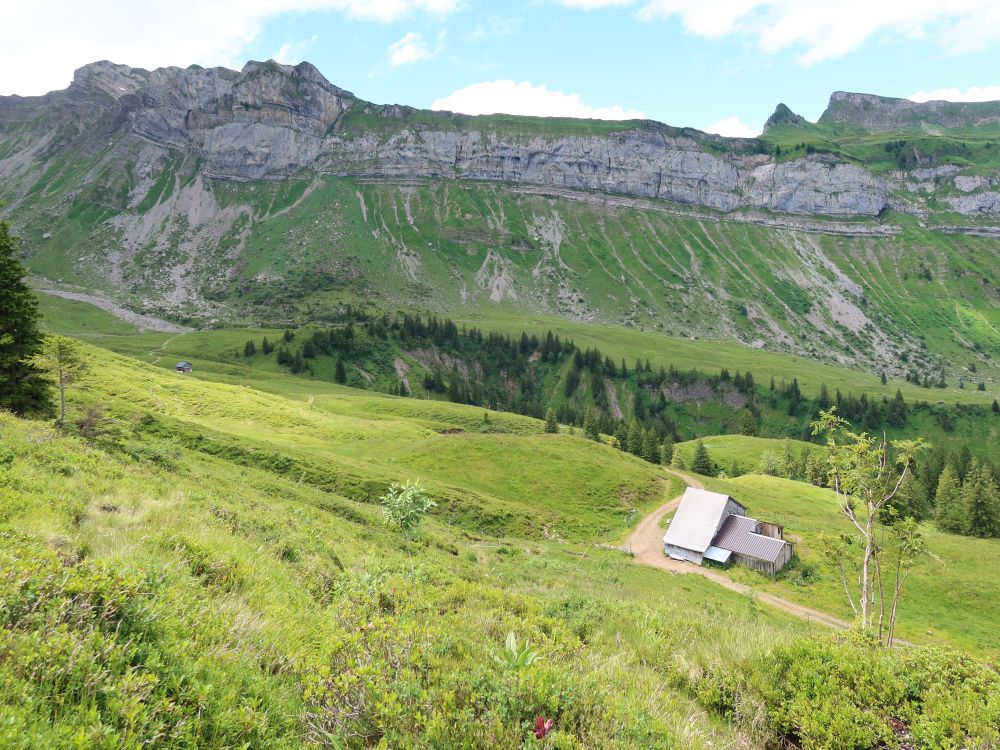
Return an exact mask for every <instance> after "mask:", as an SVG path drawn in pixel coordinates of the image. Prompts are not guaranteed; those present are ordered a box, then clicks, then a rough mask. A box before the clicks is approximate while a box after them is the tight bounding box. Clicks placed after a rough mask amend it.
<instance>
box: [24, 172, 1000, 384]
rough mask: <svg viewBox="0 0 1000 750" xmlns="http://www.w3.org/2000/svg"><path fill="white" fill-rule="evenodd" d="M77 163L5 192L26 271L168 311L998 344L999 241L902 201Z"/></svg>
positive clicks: (840, 354)
mask: <svg viewBox="0 0 1000 750" xmlns="http://www.w3.org/2000/svg"><path fill="white" fill-rule="evenodd" d="M90 166H91V168H92V169H93V170H94V173H88V172H87V169H86V168H85V167H84V166H81V165H80V164H79V163H77V162H76V161H73V162H71V163H67V164H65V165H63V166H61V167H60V166H59V165H53V166H52V168H51V171H52V175H51V176H49V177H48V178H46V179H43V180H41V181H39V182H38V183H37V185H36V189H35V190H34V192H32V194H31V195H30V196H29V198H27V199H25V200H22V201H19V204H18V205H17V207H16V210H15V211H14V213H13V216H14V218H15V220H16V223H17V226H18V229H19V230H20V231H21V233H22V234H23V235H24V237H25V239H26V250H27V261H28V263H29V265H30V266H31V269H32V270H33V272H35V273H37V274H39V275H40V276H43V277H46V278H48V279H57V280H59V279H61V280H63V281H65V282H72V283H73V284H75V285H78V286H81V287H85V288H92V289H98V290H105V291H109V292H112V293H114V294H116V295H121V294H122V292H124V293H125V296H126V298H127V299H129V300H130V301H131V303H132V304H133V305H134V306H136V307H138V308H146V307H152V308H153V309H158V310H160V311H165V312H168V313H170V314H172V315H174V316H180V317H182V318H184V317H188V318H190V319H197V320H202V321H203V320H205V319H208V320H212V319H219V320H225V321H232V322H241V323H245V322H256V321H261V320H267V321H272V322H279V321H281V322H284V321H290V320H301V319H303V318H310V317H312V318H317V317H322V316H324V315H328V314H329V313H330V312H331V311H332V310H334V309H335V308H336V307H337V306H338V305H339V304H342V303H343V302H345V301H351V302H357V301H359V300H366V301H372V300H378V301H379V303H380V304H382V305H384V306H392V307H395V306H399V305H406V306H408V307H410V308H412V309H421V308H423V309H429V310H435V311H438V312H449V313H451V314H454V315H461V314H463V313H465V314H473V313H476V312H480V311H483V310H488V311H491V312H496V313H498V314H511V313H518V314H524V313H527V314H532V315H534V314H543V315H550V316H556V317H561V318H564V319H568V320H578V321H588V322H604V323H611V324H615V325H626V326H630V327H638V328H642V329H645V330H655V331H659V332H662V333H666V334H668V335H674V336H681V337H690V336H698V337H706V338H710V339H714V340H722V341H738V342H741V343H743V344H745V345H748V346H754V347H766V348H769V349H774V350H784V351H793V352H796V353H799V354H804V355H807V356H810V357H811V358H815V359H818V360H824V361H828V362H838V361H839V362H841V363H852V362H862V363H864V364H865V365H866V366H867V367H869V368H871V369H881V368H887V369H889V370H890V371H895V372H903V371H905V370H906V369H907V368H909V367H914V368H916V369H918V370H923V371H927V370H934V369H936V368H937V367H938V366H940V365H941V364H944V366H945V367H946V368H947V369H948V370H949V371H951V372H952V373H955V374H957V373H959V372H961V370H962V368H964V367H966V366H968V365H969V364H970V363H973V362H975V363H976V364H977V367H981V368H983V369H984V370H987V371H993V370H995V367H996V361H997V359H998V357H1000V354H998V352H1000V333H998V331H1000V318H998V315H997V310H998V309H1000V305H998V296H997V295H998V291H997V288H998V284H1000V282H998V280H997V279H996V274H995V269H996V268H997V267H998V266H1000V263H998V258H997V255H996V246H995V242H994V241H992V240H990V239H987V238H982V237H971V236H967V235H963V234H945V233H941V232H936V231H932V230H929V229H926V228H924V227H921V226H919V225H918V223H917V222H916V221H914V220H913V219H912V218H910V217H898V223H899V224H900V225H901V227H902V233H901V234H898V235H895V236H880V234H879V233H880V232H882V229H881V228H880V227H879V225H877V224H872V223H864V222H862V224H860V225H858V227H855V228H853V229H849V231H852V232H855V233H856V234H858V235H860V236H853V237H852V236H844V235H843V234H836V233H834V232H835V231H840V230H839V229H837V228H836V227H833V226H831V232H829V233H824V232H816V231H802V230H801V229H795V228H794V226H795V222H796V220H790V221H789V222H785V223H786V224H787V225H789V228H780V227H774V226H768V227H765V226H761V225H758V224H752V223H745V222H743V221H739V220H720V219H719V217H717V216H714V215H712V214H711V213H709V212H704V211H703V212H694V213H692V212H689V211H687V210H683V211H682V210H679V209H678V208H677V207H675V206H671V204H666V203H657V202H646V201H633V200H630V199H626V198H620V199H613V200H608V199H605V198H603V197H601V196H593V195H587V194H579V193H567V194H566V195H563V196H560V197H558V198H554V197H547V196H544V195H540V194H537V193H534V192H530V191H521V192H519V191H517V190H515V189H512V188H510V187H507V186H503V185H489V184H467V183H455V182H449V181H442V182H433V181H432V182H423V183H418V184H407V185H399V184H393V183H390V182H378V181H376V182H357V181H353V180H349V179H336V178H320V177H317V178H314V179H311V178H309V177H308V176H304V177H302V178H301V179H294V180H289V181H286V182H282V183H273V182H249V183H218V182H216V183H207V182H203V181H202V180H201V178H200V176H199V175H198V173H197V172H196V171H195V166H196V165H193V164H189V163H178V164H172V163H167V164H161V165H159V166H158V168H159V170H161V171H160V173H159V177H157V178H156V179H155V181H153V182H152V183H150V180H152V179H153V178H152V176H150V177H149V178H148V179H145V180H138V179H137V178H135V177H133V176H132V175H131V173H130V171H129V167H128V165H127V164H126V165H122V164H120V163H117V162H116V163H115V164H113V165H109V166H102V165H101V164H100V162H99V161H98V162H96V163H94V162H91V165H90ZM79 185H86V187H84V188H82V189H81V188H80V187H75V186H79ZM71 186H73V187H71ZM67 202H68V203H70V204H71V205H72V206H73V207H72V208H70V210H69V211H68V212H66V213H65V216H63V212H64V208H63V207H64V206H65V205H66V204H67ZM54 219H55V224H54V223H53V220H54ZM893 222H894V223H895V222H896V218H895V217H894V218H893ZM815 223H816V222H814V224H815ZM818 224H819V228H820V229H822V224H823V223H822V222H818ZM851 226H853V225H848V227H851ZM870 232H874V233H875V234H871V235H870V234H869V233H870Z"/></svg>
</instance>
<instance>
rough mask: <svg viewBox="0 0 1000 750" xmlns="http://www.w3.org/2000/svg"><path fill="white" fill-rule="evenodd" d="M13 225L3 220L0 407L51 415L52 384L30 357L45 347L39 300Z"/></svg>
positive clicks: (0, 244) (0, 247) (0, 239)
mask: <svg viewBox="0 0 1000 750" xmlns="http://www.w3.org/2000/svg"><path fill="white" fill-rule="evenodd" d="M16 245H17V240H16V238H15V237H13V236H12V235H11V233H10V225H9V224H7V222H5V221H0V408H2V409H9V410H10V411H12V412H14V413H15V414H49V413H51V409H52V401H51V393H50V389H49V383H48V381H47V380H46V379H45V376H44V374H43V373H42V372H41V371H40V370H39V369H38V368H37V367H35V366H34V365H31V364H28V360H30V359H31V358H32V357H34V356H35V355H37V354H38V353H39V352H40V351H41V349H42V336H41V334H40V333H39V332H38V301H37V300H36V299H35V295H34V294H32V292H31V290H30V289H29V288H28V286H27V285H26V284H25V283H24V275H25V270H24V266H23V265H21V261H20V260H19V259H18V257H17V250H16Z"/></svg>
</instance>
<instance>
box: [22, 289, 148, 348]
mask: <svg viewBox="0 0 1000 750" xmlns="http://www.w3.org/2000/svg"><path fill="white" fill-rule="evenodd" d="M37 296H38V309H39V312H41V314H42V327H43V328H45V329H46V330H49V331H58V332H59V333H64V334H67V335H70V336H77V337H86V338H89V337H93V336H127V335H132V334H135V333H136V332H137V331H138V329H137V328H136V327H135V326H133V325H132V324H131V323H126V322H125V321H123V320H121V319H119V318H116V317H115V316H114V315H112V314H111V313H109V312H106V311H104V310H102V309H101V308H99V307H95V306H94V305H91V304H90V303H88V302H77V301H75V300H68V299H63V298H62V297H56V296H54V295H51V294H42V293H38V295H37Z"/></svg>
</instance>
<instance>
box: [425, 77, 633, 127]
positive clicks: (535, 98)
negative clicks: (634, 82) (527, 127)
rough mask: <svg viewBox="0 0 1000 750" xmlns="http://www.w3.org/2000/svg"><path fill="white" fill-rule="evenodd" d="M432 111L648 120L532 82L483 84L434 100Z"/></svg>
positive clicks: (625, 110)
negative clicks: (586, 101) (588, 102)
mask: <svg viewBox="0 0 1000 750" xmlns="http://www.w3.org/2000/svg"><path fill="white" fill-rule="evenodd" d="M431 109H443V110H448V111H451V112H462V113H463V114H467V115H490V114H496V113H503V114H507V115H534V116H537V117H581V118H587V119H595V120H632V119H643V118H645V117H646V115H644V114H643V113H642V112H639V111H637V110H634V109H625V108H623V107H621V106H619V105H614V106H611V107H593V106H591V105H589V104H585V103H584V102H583V101H582V100H581V99H580V95H579V94H566V93H563V92H562V91H551V90H549V89H548V88H547V87H546V86H544V85H540V86H536V85H535V84H533V83H531V82H530V81H521V83H515V82H514V81H483V82H481V83H474V84H472V85H471V86H466V87H465V88H461V89H458V90H457V91H454V92H452V93H451V94H449V95H448V96H446V97H443V98H441V99H435V100H434V102H433V103H432V104H431Z"/></svg>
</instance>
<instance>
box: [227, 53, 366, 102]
mask: <svg viewBox="0 0 1000 750" xmlns="http://www.w3.org/2000/svg"><path fill="white" fill-rule="evenodd" d="M240 76H241V77H242V78H243V79H244V80H247V79H251V78H255V77H260V76H264V77H267V76H276V77H284V78H285V79H287V80H288V81H290V82H292V83H293V84H295V85H301V84H304V83H307V84H314V85H316V86H319V87H320V88H322V89H324V90H325V91H327V92H329V93H331V94H333V95H335V96H339V97H345V98H350V99H353V98H355V97H354V94H352V93H351V92H350V91H345V90H344V89H342V88H340V87H338V86H334V85H333V84H332V83H330V82H329V81H328V80H327V79H326V77H325V76H324V75H323V74H322V73H320V72H319V68H317V67H316V66H315V65H313V64H312V63H309V62H300V63H299V64H298V65H283V64H281V63H278V62H275V61H274V60H267V61H266V62H259V61H257V60H250V61H249V62H248V63H247V64H246V65H244V66H243V69H242V70H241V71H240Z"/></svg>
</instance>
